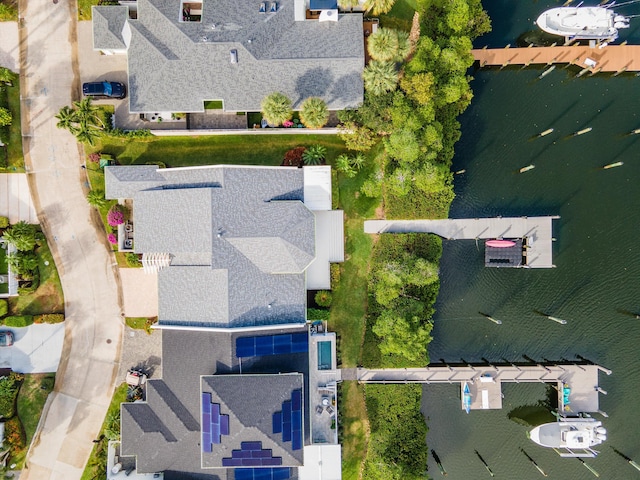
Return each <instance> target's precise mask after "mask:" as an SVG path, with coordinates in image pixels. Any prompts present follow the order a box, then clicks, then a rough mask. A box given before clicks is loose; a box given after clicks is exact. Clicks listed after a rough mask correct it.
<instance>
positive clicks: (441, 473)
mask: <svg viewBox="0 0 640 480" xmlns="http://www.w3.org/2000/svg"><path fill="white" fill-rule="evenodd" d="M431 455H433V459H434V460H435V461H436V465H438V469H439V470H440V475H442V476H443V477H446V476H447V471H446V470H445V469H444V467H443V466H442V462H441V461H440V457H439V456H438V454H437V453H436V451H435V450H433V449H432V450H431Z"/></svg>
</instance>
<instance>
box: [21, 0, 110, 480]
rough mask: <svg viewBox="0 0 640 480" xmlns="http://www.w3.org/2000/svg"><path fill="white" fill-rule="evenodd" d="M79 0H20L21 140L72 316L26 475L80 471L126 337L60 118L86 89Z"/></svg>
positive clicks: (74, 475) (40, 479) (69, 479)
mask: <svg viewBox="0 0 640 480" xmlns="http://www.w3.org/2000/svg"><path fill="white" fill-rule="evenodd" d="M70 4H71V6H70ZM75 5H76V2H75V1H74V0H70V1H64V0H63V1H58V2H56V1H55V0H54V1H52V0H28V1H27V0H20V5H19V7H20V16H21V17H22V18H23V19H24V20H23V23H22V27H21V28H20V33H21V37H20V38H21V52H20V53H21V55H20V57H21V73H22V75H21V79H20V81H21V88H22V90H21V91H22V126H23V130H22V132H23V137H24V138H23V147H24V149H25V160H26V162H27V169H28V173H29V174H30V175H29V182H30V186H31V191H32V195H33V197H34V203H35V206H36V210H37V212H38V216H39V218H40V221H41V224H42V226H43V228H44V230H45V232H46V234H47V239H48V241H49V244H50V245H51V249H52V251H53V254H54V257H55V259H56V265H57V266H58V271H59V273H60V278H61V280H62V287H63V290H64V295H65V312H66V318H67V320H66V322H65V323H66V325H65V339H64V348H63V355H62V359H61V362H60V367H59V369H58V376H57V377H56V387H55V392H54V393H53V394H52V396H51V397H50V398H49V402H48V403H47V406H46V407H45V412H44V413H43V419H42V421H41V425H40V428H39V431H38V433H37V434H36V439H35V441H34V445H33V446H32V450H31V452H30V455H29V458H28V464H27V465H28V468H27V469H25V470H24V472H23V476H22V477H21V478H23V480H24V479H32V480H35V479H37V480H44V479H65V480H73V479H79V478H80V476H81V474H82V470H83V468H84V465H85V463H86V461H87V458H88V456H89V453H90V451H91V448H92V447H93V443H92V442H91V440H92V439H94V438H95V437H96V435H97V434H98V432H99V430H100V426H101V424H102V421H103V419H104V416H105V413H106V410H107V407H108V405H109V402H110V399H111V395H112V392H113V387H114V384H115V380H116V379H115V374H116V372H117V366H118V365H117V363H118V359H119V354H120V345H121V339H122V321H121V318H120V308H119V306H118V288H117V285H116V279H115V275H114V266H113V265H112V261H113V260H112V257H111V255H110V254H109V253H108V250H107V248H106V244H105V243H104V235H102V234H100V232H99V230H98V225H99V224H98V223H97V221H96V220H97V215H96V214H95V212H94V213H93V214H92V212H91V210H90V208H89V206H88V204H87V202H86V200H85V196H84V191H83V188H86V187H84V182H85V180H86V179H85V177H84V171H83V170H82V169H81V168H80V166H81V162H82V160H81V158H80V154H79V150H78V146H77V145H76V142H75V139H74V138H73V136H71V135H70V134H69V133H68V132H66V131H62V130H59V129H57V128H56V120H55V118H54V115H55V114H56V113H57V112H58V110H59V109H60V107H62V106H64V105H69V104H70V103H71V101H72V95H74V94H75V92H78V91H79V88H78V87H79V85H78V83H79V78H78V75H77V71H78V66H77V61H76V58H77V52H76V50H77V46H76V44H75V39H76V31H75V30H76V26H77V22H76V20H75V19H76V18H77V17H76V11H75V10H76V6H75Z"/></svg>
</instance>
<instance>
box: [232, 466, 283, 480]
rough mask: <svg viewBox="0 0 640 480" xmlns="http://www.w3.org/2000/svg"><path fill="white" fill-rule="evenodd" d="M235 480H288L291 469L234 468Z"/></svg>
mask: <svg viewBox="0 0 640 480" xmlns="http://www.w3.org/2000/svg"><path fill="white" fill-rule="evenodd" d="M234 477H235V479H236V480H289V478H290V477H291V469H290V468H289V467H285V468H236V469H235V470H234Z"/></svg>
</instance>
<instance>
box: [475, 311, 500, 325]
mask: <svg viewBox="0 0 640 480" xmlns="http://www.w3.org/2000/svg"><path fill="white" fill-rule="evenodd" d="M480 315H482V316H483V317H484V318H486V319H487V320H491V321H492V322H493V323H495V324H496V325H502V320H497V319H495V318H493V317H492V316H491V315H487V314H486V313H482V312H480Z"/></svg>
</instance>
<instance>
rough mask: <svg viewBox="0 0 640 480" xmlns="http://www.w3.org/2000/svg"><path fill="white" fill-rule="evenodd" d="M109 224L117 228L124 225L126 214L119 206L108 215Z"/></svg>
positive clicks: (112, 208)
mask: <svg viewBox="0 0 640 480" xmlns="http://www.w3.org/2000/svg"><path fill="white" fill-rule="evenodd" d="M107 223H108V224H109V225H111V226H112V227H116V226H118V225H120V224H122V223H124V212H123V211H122V210H121V209H120V208H119V207H118V206H117V205H114V206H113V207H111V208H110V209H109V212H108V213H107Z"/></svg>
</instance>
